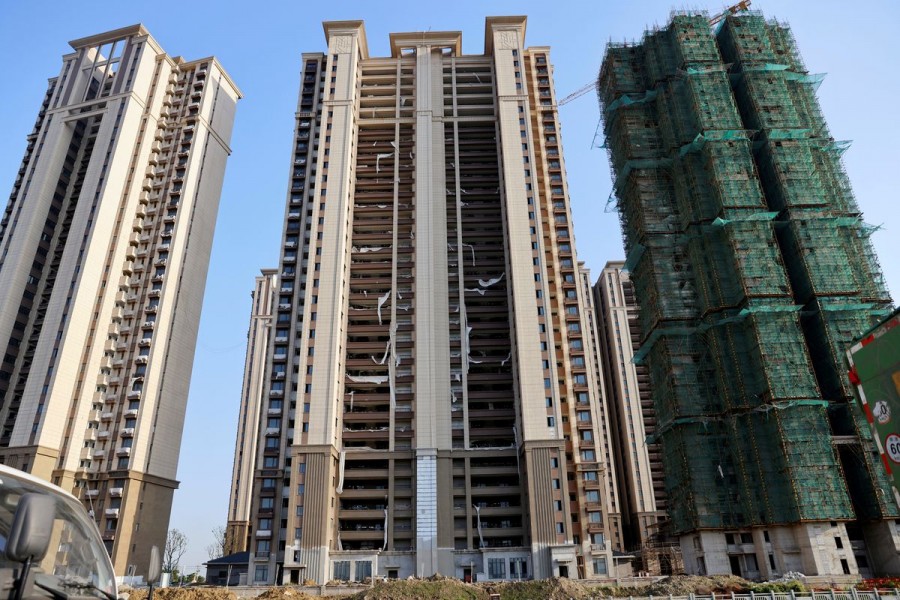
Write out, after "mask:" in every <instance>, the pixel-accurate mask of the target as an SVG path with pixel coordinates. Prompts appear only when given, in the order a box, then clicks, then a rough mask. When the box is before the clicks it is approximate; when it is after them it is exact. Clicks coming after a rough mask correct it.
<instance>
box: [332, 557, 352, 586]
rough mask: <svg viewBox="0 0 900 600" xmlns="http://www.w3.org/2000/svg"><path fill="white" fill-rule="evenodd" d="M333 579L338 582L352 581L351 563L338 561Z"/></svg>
mask: <svg viewBox="0 0 900 600" xmlns="http://www.w3.org/2000/svg"><path fill="white" fill-rule="evenodd" d="M332 568H333V573H334V576H333V579H336V580H338V581H350V561H349V560H336V561H334V565H333V567H332Z"/></svg>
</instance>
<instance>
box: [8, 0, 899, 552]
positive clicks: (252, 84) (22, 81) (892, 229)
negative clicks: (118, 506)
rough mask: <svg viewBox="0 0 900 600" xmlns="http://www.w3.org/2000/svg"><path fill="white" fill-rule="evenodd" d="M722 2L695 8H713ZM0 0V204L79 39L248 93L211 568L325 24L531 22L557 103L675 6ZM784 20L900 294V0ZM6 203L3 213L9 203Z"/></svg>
mask: <svg viewBox="0 0 900 600" xmlns="http://www.w3.org/2000/svg"><path fill="white" fill-rule="evenodd" d="M726 2H728V0H725V1H724V2H723V1H711V0H693V1H692V2H691V3H690V4H691V7H701V8H703V7H705V8H707V9H708V10H709V11H710V12H718V11H719V10H721V8H722V7H723V6H724V5H725V3H726ZM144 4H145V3H143V2H128V1H121V2H108V3H103V4H96V3H95V4H90V3H88V4H85V3H79V2H57V1H55V0H54V1H42V2H37V1H35V2H14V1H12V0H5V1H4V2H0V7H2V8H0V55H2V56H5V57H6V65H7V67H6V71H5V74H4V77H3V79H2V84H0V85H2V87H0V98H2V100H3V104H2V109H0V131H2V132H3V135H2V136H0V193H2V194H4V195H5V194H6V193H7V191H6V190H10V189H12V182H13V179H14V177H15V173H16V171H17V170H18V168H19V161H20V160H21V158H22V152H23V151H24V149H25V136H26V135H27V133H28V132H29V131H30V129H31V127H32V124H33V122H34V118H35V115H36V114H37V108H38V105H39V102H40V100H41V98H42V96H43V94H44V90H45V88H46V80H47V78H49V77H52V76H54V75H56V74H57V73H58V71H59V68H60V64H61V63H60V56H61V55H62V54H64V53H66V52H67V51H68V50H69V46H68V44H67V42H68V40H71V39H76V38H80V37H83V36H87V35H91V34H94V33H99V32H102V31H107V30H110V29H114V28H117V27H123V26H125V25H131V24H133V23H138V22H142V23H144V25H146V26H147V27H148V28H149V30H150V32H151V33H152V35H153V36H154V37H155V38H156V39H157V40H158V41H159V42H160V44H161V45H162V46H163V48H165V50H166V51H167V52H168V53H169V54H172V55H182V56H184V57H185V58H187V59H193V58H200V57H204V56H208V55H211V54H214V55H216V56H217V57H218V58H219V60H220V61H221V63H222V64H223V65H224V67H225V69H226V70H227V71H228V72H229V73H230V74H231V76H232V78H233V79H234V81H235V82H236V83H237V84H238V86H239V87H240V88H241V89H242V90H243V92H244V95H245V98H244V100H242V101H241V103H240V105H239V107H238V113H237V120H236V123H235V129H234V137H233V139H232V148H233V150H234V153H233V154H232V156H231V158H230V160H229V163H228V170H227V173H226V177H225V187H224V191H223V196H222V204H221V209H220V211H219V220H218V226H217V230H216V236H215V245H214V246H213V252H212V260H211V264H210V271H209V279H208V284H207V290H206V299H205V303H204V307H203V318H202V322H201V325H200V336H199V340H198V343H197V356H196V360H195V363H194V375H193V380H192V385H191V392H190V399H189V404H188V411H187V422H186V424H185V433H184V442H183V445H182V449H181V460H180V463H179V469H178V477H179V479H180V480H181V489H180V490H178V491H177V492H176V494H175V505H174V510H173V514H172V522H171V526H172V527H177V528H179V529H181V530H182V531H184V532H185V533H186V534H187V535H188V537H189V539H190V548H189V551H188V554H187V555H186V556H185V564H188V565H199V564H200V563H201V562H203V561H205V560H206V559H207V557H206V553H205V550H204V548H205V546H206V545H207V544H208V543H210V542H211V541H212V536H211V534H210V530H211V529H212V528H213V527H214V526H216V525H224V523H225V520H226V505H227V503H228V487H229V480H230V477H231V463H232V456H233V448H234V439H235V423H236V421H237V411H238V401H239V396H240V389H241V370H242V368H243V359H244V347H245V342H246V333H247V326H248V317H249V310H250V302H249V299H250V297H249V293H250V290H251V288H252V285H253V278H254V276H255V275H256V274H258V273H259V269H260V268H261V267H273V266H277V261H278V250H279V239H280V235H281V228H282V217H283V214H284V202H285V194H286V189H287V184H288V168H289V162H290V154H289V152H290V146H291V134H292V127H293V112H294V108H295V104H296V96H297V86H298V73H299V69H300V54H301V53H302V52H317V51H322V50H324V39H323V34H322V26H321V22H322V21H323V20H340V19H364V20H365V22H366V32H367V35H368V40H369V49H370V53H371V54H372V55H373V56H384V55H387V54H389V46H388V34H389V33H391V32H400V31H422V30H428V29H432V30H436V31H439V30H461V31H462V32H463V50H464V51H465V52H467V53H480V52H482V49H483V40H484V17H485V16H487V15H504V14H514V15H521V14H525V15H528V29H527V35H526V43H527V44H530V45H541V46H544V45H547V46H551V47H552V52H551V56H552V61H553V64H554V66H555V71H554V78H555V81H556V87H557V92H558V94H559V96H560V97H563V96H565V95H566V94H568V93H569V92H571V91H573V90H575V89H577V88H579V87H581V86H582V85H584V84H585V83H588V82H590V81H591V80H593V79H595V78H596V76H597V71H598V68H599V65H600V61H601V58H602V56H603V49H604V46H605V44H606V42H607V41H608V40H610V39H613V40H617V41H621V40H631V39H635V38H638V37H640V35H641V33H642V32H643V31H644V29H645V28H646V27H647V26H653V25H654V24H660V25H662V24H664V23H665V22H666V20H667V19H668V15H669V11H670V10H671V8H673V7H682V6H684V3H683V2H680V1H674V2H673V0H653V1H641V2H638V1H628V2H625V1H617V2H613V1H611V0H603V1H600V0H584V1H566V0H559V1H556V2H535V1H524V0H522V1H518V2H513V1H508V0H492V1H489V2H488V1H481V2H476V1H469V0H454V1H453V2H422V1H416V2H413V1H402V2H388V1H385V2H376V1H373V0H370V1H340V0H337V1H335V0H325V1H323V2H315V1H314V0H302V1H285V2H272V3H269V2H253V1H247V0H244V1H242V2H233V1H230V0H219V1H217V2H209V1H205V0H204V1H191V2H180V3H176V4H168V5H167V4H160V3H158V2H153V3H146V7H145V6H144ZM753 5H754V8H757V9H761V10H763V11H764V12H765V14H766V16H768V17H777V18H779V19H780V20H784V21H788V22H789V23H790V24H791V25H792V27H793V30H794V35H795V36H796V38H797V41H798V43H799V45H800V50H801V52H802V53H803V56H804V59H805V62H806V65H807V67H808V68H809V69H810V71H812V72H817V73H819V72H826V73H828V77H826V79H825V81H824V83H823V84H822V86H821V88H819V98H820V100H821V103H822V108H823V111H824V113H825V116H826V118H827V119H828V122H829V124H830V127H831V131H832V134H833V135H834V136H835V137H836V138H837V139H850V140H853V141H854V143H853V145H852V146H851V148H850V150H848V151H847V153H846V154H845V155H844V156H845V161H846V166H847V171H848V173H849V175H850V179H851V181H852V182H853V184H854V189H855V191H856V196H857V199H858V201H859V204H860V206H861V208H862V210H863V211H864V212H865V217H866V220H867V221H868V222H869V223H873V224H883V225H884V227H883V228H882V229H881V230H880V231H879V232H878V233H876V234H875V236H874V243H875V247H876V249H877V251H878V254H879V256H880V258H881V262H882V266H883V267H884V271H885V274H886V277H887V281H888V285H889V286H891V287H892V288H893V290H894V293H895V294H898V293H900V265H898V258H900V216H898V211H897V208H896V207H897V205H898V192H897V189H898V185H897V181H898V171H900V162H898V160H897V153H896V150H895V148H896V147H897V144H898V142H900V116H898V108H897V106H898V98H900V77H898V76H897V74H896V72H895V71H896V69H894V68H893V65H894V62H895V59H896V57H897V56H900V36H898V35H897V33H896V32H897V30H898V26H900V3H897V2H894V1H892V0H881V1H877V0H858V1H848V0H792V1H791V2H778V1H776V0H753ZM598 119H599V111H598V108H597V101H596V97H595V96H594V95H592V94H591V95H587V96H584V97H583V98H581V99H579V100H576V101H575V102H573V103H571V104H569V105H567V106H565V107H563V108H562V109H561V111H560V120H561V122H562V128H563V131H562V136H563V138H562V139H563V143H564V149H565V159H566V165H567V170H568V176H569V185H570V192H571V197H572V206H573V212H574V218H575V232H576V236H577V238H576V239H577V244H578V245H577V251H578V256H579V258H580V259H581V260H584V261H586V263H587V265H588V266H589V267H590V268H591V269H593V270H594V272H595V273H597V272H599V270H600V269H601V268H602V267H603V265H604V263H605V262H606V261H607V260H612V259H616V258H619V257H621V256H622V243H621V236H620V233H619V224H618V219H617V217H616V216H615V215H614V214H609V213H605V212H604V207H605V204H606V199H607V197H608V196H609V193H610V189H611V183H610V178H609V163H608V162H607V158H606V155H605V151H604V150H601V149H598V148H593V149H592V148H591V145H592V140H593V137H594V131H595V129H596V127H597V122H598ZM4 203H5V201H4Z"/></svg>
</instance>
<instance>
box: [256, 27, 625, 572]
mask: <svg viewBox="0 0 900 600" xmlns="http://www.w3.org/2000/svg"><path fill="white" fill-rule="evenodd" d="M324 28H325V36H326V38H327V52H324V53H322V52H318V53H309V54H304V55H303V58H302V60H303V63H302V70H301V73H302V75H301V77H302V82H301V88H300V94H299V99H298V106H297V114H296V132H295V136H294V148H293V152H292V155H291V174H290V190H289V192H288V197H287V212H286V219H285V228H284V236H283V240H282V252H281V260H280V266H279V277H280V283H279V288H278V293H277V296H278V299H277V301H276V309H275V318H274V332H273V337H272V342H271V343H270V344H269V356H268V358H267V367H266V368H267V373H266V386H267V389H266V399H265V401H264V403H263V406H261V407H260V415H261V416H260V421H259V441H258V442H257V449H256V452H257V456H256V476H255V480H254V489H253V492H252V495H253V502H252V507H251V511H250V521H251V522H250V547H249V551H250V552H251V564H250V579H251V580H252V581H258V582H272V581H279V582H280V581H284V582H298V581H304V580H307V579H310V580H314V581H317V582H320V583H321V582H325V581H328V580H332V579H343V580H363V579H365V578H366V577H369V576H375V575H378V576H385V577H407V576H409V575H431V574H433V573H443V574H447V575H452V576H457V577H460V578H467V577H476V576H477V577H478V578H479V579H509V578H513V579H515V578H525V577H538V578H541V577H549V576H551V575H562V576H568V577H607V576H610V575H612V573H613V560H612V559H613V555H612V547H613V543H615V540H617V538H618V536H619V534H620V524H619V514H618V511H617V510H616V509H615V508H614V506H613V504H612V498H611V494H610V489H611V488H612V486H613V485H614V482H608V481H607V477H608V474H609V472H610V468H611V465H609V464H607V462H606V459H605V457H604V455H603V447H602V445H600V444H601V441H600V440H602V439H605V437H606V435H607V433H606V432H605V431H601V421H600V419H599V414H598V411H599V404H598V400H599V398H600V395H599V394H600V386H599V385H598V382H597V379H596V374H595V373H596V369H595V368H594V366H593V364H592V359H591V356H590V352H589V348H590V346H589V344H588V343H587V342H588V335H589V332H588V331H587V329H588V327H589V324H590V321H589V319H590V318H591V317H590V316H589V311H587V310H586V306H587V301H588V300H589V286H584V285H582V279H581V275H580V272H579V266H578V262H577V260H576V257H575V249H574V239H573V230H572V219H571V212H570V210H569V201H568V194H567V187H566V185H567V184H566V180H565V175H564V173H565V170H564V164H563V157H562V150H561V145H560V138H559V136H560V131H559V122H558V120H557V113H556V105H555V95H554V91H553V85H552V80H551V75H552V73H551V71H552V69H551V64H550V51H549V48H546V47H537V48H525V46H524V34H525V18H524V17H491V18H489V19H487V22H486V27H485V46H484V53H483V54H472V55H465V54H463V53H462V45H461V33H460V32H456V31H449V32H440V31H429V32H413V33H394V34H391V36H390V39H391V55H390V56H385V57H373V56H370V55H369V51H368V47H367V43H366V34H365V29H364V27H363V23H362V21H340V22H326V23H325V25H324ZM246 451H249V450H248V449H245V452H246Z"/></svg>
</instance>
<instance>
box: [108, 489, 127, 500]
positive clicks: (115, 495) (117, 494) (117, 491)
mask: <svg viewBox="0 0 900 600" xmlns="http://www.w3.org/2000/svg"><path fill="white" fill-rule="evenodd" d="M124 489H125V488H120V487H114V488H109V495H110V496H112V497H113V498H119V497H121V496H122V492H123V491H124Z"/></svg>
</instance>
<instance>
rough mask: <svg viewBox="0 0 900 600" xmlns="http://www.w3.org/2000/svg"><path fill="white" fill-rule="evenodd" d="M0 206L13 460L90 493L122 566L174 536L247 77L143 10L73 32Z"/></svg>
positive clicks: (127, 569)
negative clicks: (111, 24) (133, 21)
mask: <svg viewBox="0 0 900 600" xmlns="http://www.w3.org/2000/svg"><path fill="white" fill-rule="evenodd" d="M71 46H72V49H73V51H72V52H71V53H70V54H67V55H65V56H63V64H62V69H61V70H60V73H59V75H58V76H57V77H54V78H52V79H51V80H50V85H49V87H48V89H47V93H46V95H45V97H44V101H43V104H42V105H41V108H40V112H39V113H38V119H37V122H36V123H35V126H34V130H33V131H32V133H31V134H30V135H29V136H28V145H27V149H26V151H25V157H24V159H23V161H22V166H21V168H20V170H19V175H18V177H17V179H16V181H15V184H14V186H13V191H12V195H11V196H10V200H9V203H8V204H7V206H6V211H5V212H4V214H3V217H2V221H0V344H2V347H3V348H4V356H3V359H2V363H0V423H2V431H0V460H2V461H3V462H5V463H6V464H8V465H10V466H13V467H16V468H19V469H22V470H23V471H28V472H30V473H32V474H34V475H37V476H38V477H42V478H44V479H47V480H50V481H52V482H53V483H56V484H58V485H60V486H62V487H63V488H65V489H67V490H71V491H72V492H73V493H74V494H75V495H76V496H78V497H79V498H81V499H83V500H84V502H85V505H86V507H87V508H88V509H89V510H91V511H92V512H93V515H94V518H95V519H96V520H97V524H98V526H99V527H100V531H101V532H102V535H103V539H104V541H105V542H106V546H107V549H108V550H109V552H110V554H111V556H112V558H113V564H114V566H115V570H116V574H117V575H126V574H133V575H143V574H145V573H146V569H147V566H148V564H149V560H150V547H151V546H152V545H157V546H159V547H160V548H162V547H163V546H164V545H165V540H166V530H167V528H168V523H169V511H170V508H171V504H172V494H173V492H174V490H175V489H176V488H177V487H178V482H177V481H176V480H175V477H176V471H177V466H178V451H179V447H180V445H181V433H182V426H183V421H184V412H185V406H186V404H187V395H188V388H189V384H190V378H191V367H192V365H193V360H194V347H195V344H196V339H197V328H198V326H199V322H200V307H201V305H202V303H203V292H204V288H205V285H206V273H207V267H208V265H209V254H210V249H211V247H212V238H213V229H214V227H215V222H216V215H217V213H218V208H219V196H220V193H221V189H222V180H223V177H224V174H225V162H226V160H227V158H228V155H229V154H230V152H231V150H230V148H229V140H230V138H231V127H232V123H233V121H234V113H235V107H236V104H237V101H238V99H239V98H240V92H239V91H238V89H237V88H236V87H235V85H234V84H233V83H232V82H231V80H230V79H229V77H228V75H227V73H225V71H224V70H223V69H222V67H221V66H220V65H219V63H218V61H216V60H215V58H212V57H209V58H203V59H200V60H195V61H190V62H185V61H184V60H183V59H181V58H172V57H170V56H169V55H167V54H166V53H165V52H164V51H163V50H162V49H161V48H160V47H159V44H157V42H156V40H154V39H153V38H152V37H151V36H150V34H149V33H148V32H147V30H146V29H144V27H143V26H141V25H135V26H132V27H126V28H123V29H117V30H115V31H110V32H107V33H102V34H99V35H95V36H92V37H87V38H83V39H79V40H75V41H73V42H71Z"/></svg>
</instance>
